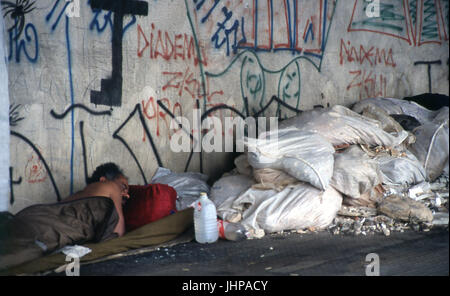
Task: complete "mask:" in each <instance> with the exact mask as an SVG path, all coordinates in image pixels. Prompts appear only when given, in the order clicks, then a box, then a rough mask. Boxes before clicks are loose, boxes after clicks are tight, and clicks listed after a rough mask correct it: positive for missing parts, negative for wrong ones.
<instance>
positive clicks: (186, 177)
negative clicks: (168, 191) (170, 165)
mask: <svg viewBox="0 0 450 296" xmlns="http://www.w3.org/2000/svg"><path fill="white" fill-rule="evenodd" d="M207 180H208V176H207V175H204V174H201V173H194V172H187V173H173V172H172V171H171V170H169V169H166V168H162V167H159V168H158V169H157V170H156V173H155V175H154V176H153V178H152V181H151V183H152V184H155V183H160V184H167V185H169V186H171V187H173V188H174V189H175V191H176V192H177V196H178V197H177V210H179V211H180V210H183V209H186V208H187V207H189V206H190V205H191V204H192V203H193V202H195V201H196V200H197V199H198V198H199V196H200V193H201V192H206V193H207V194H209V190H210V188H209V186H208V184H207V183H206V181H207Z"/></svg>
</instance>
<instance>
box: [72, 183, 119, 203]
mask: <svg viewBox="0 0 450 296" xmlns="http://www.w3.org/2000/svg"><path fill="white" fill-rule="evenodd" d="M114 190H116V188H115V187H114V186H112V185H111V184H109V183H108V182H95V183H92V184H89V185H87V186H86V187H85V188H84V189H83V190H81V191H79V192H77V193H75V194H73V195H71V196H69V197H68V198H67V199H66V200H74V199H79V198H85V197H94V196H104V197H108V198H111V195H112V193H113V192H114Z"/></svg>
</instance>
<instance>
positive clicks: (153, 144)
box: [113, 104, 163, 184]
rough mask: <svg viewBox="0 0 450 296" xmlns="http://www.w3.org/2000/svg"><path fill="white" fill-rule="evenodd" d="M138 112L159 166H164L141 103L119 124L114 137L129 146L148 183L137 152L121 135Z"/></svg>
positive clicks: (126, 146) (128, 148)
mask: <svg viewBox="0 0 450 296" xmlns="http://www.w3.org/2000/svg"><path fill="white" fill-rule="evenodd" d="M136 113H137V114H138V116H139V121H140V122H141V124H142V127H143V128H144V132H145V134H146V136H147V137H148V139H149V142H150V146H151V149H152V151H153V154H154V156H155V158H156V161H157V162H158V166H160V167H162V166H163V164H162V161H161V158H160V156H159V154H158V150H157V149H156V145H155V143H154V141H153V137H152V135H151V134H150V131H149V129H148V127H147V125H146V124H145V118H144V115H143V114H142V110H141V105H139V104H136V107H135V108H134V110H133V111H132V112H131V113H130V115H129V116H128V118H127V119H126V120H125V121H124V122H123V123H122V124H121V125H120V126H119V128H117V130H115V131H114V133H113V138H114V139H117V140H119V141H120V142H121V143H122V144H123V145H124V146H125V148H127V150H128V152H130V154H131V157H133V159H134V161H135V162H136V164H137V166H138V168H139V171H140V172H141V175H142V178H143V179H144V183H145V184H148V182H147V178H146V177H145V174H144V170H143V169H142V166H141V164H140V163H139V161H138V159H137V157H136V154H135V153H134V152H133V150H132V149H131V148H130V146H129V145H128V143H127V142H126V141H125V140H124V139H123V138H122V137H121V136H119V132H120V131H121V130H122V129H123V128H124V127H125V125H126V124H127V123H128V122H129V121H130V120H131V118H133V116H134V115H135V114H136Z"/></svg>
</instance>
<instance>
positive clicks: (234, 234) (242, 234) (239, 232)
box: [217, 219, 247, 241]
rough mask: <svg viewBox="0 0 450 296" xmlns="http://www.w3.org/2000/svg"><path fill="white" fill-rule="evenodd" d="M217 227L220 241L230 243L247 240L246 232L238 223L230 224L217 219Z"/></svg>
mask: <svg viewBox="0 0 450 296" xmlns="http://www.w3.org/2000/svg"><path fill="white" fill-rule="evenodd" d="M217 227H218V228H219V237H220V238H222V239H227V240H231V241H240V240H244V239H247V230H246V229H245V227H244V226H243V225H242V224H240V223H231V222H226V221H223V220H220V219H217Z"/></svg>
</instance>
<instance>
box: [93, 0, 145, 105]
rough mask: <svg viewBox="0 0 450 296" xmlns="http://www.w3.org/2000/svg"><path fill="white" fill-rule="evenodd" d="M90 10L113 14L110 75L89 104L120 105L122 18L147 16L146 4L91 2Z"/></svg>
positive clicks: (124, 0) (113, 0) (120, 0)
mask: <svg viewBox="0 0 450 296" xmlns="http://www.w3.org/2000/svg"><path fill="white" fill-rule="evenodd" d="M90 4H91V8H92V9H102V10H107V11H112V12H114V22H113V31H112V73H111V77H110V78H107V79H102V80H101V87H100V91H95V90H92V91H91V103H93V104H96V105H107V106H121V105H122V60H123V57H122V37H123V18H124V16H125V15H127V14H132V15H147V14H148V3H147V2H143V1H135V0H92V1H91V3H90Z"/></svg>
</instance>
